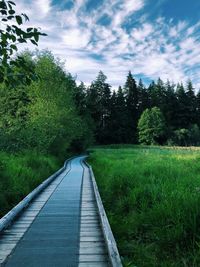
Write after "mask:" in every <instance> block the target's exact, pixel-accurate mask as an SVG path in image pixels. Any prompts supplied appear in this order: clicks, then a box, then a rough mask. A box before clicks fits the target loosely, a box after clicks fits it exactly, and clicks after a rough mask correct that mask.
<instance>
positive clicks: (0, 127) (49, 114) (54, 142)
mask: <svg viewBox="0 0 200 267" xmlns="http://www.w3.org/2000/svg"><path fill="white" fill-rule="evenodd" d="M27 57H28V56H27V54H26V58H27ZM28 60H29V62H30V64H32V65H34V67H35V73H36V75H37V76H39V77H40V79H38V80H36V81H33V82H32V83H31V85H29V86H18V87H16V88H14V89H13V90H9V88H7V87H5V86H3V85H2V86H1V87H0V96H1V97H0V115H1V117H0V136H1V144H0V147H1V149H3V150H7V151H21V150H23V149H31V148H34V149H36V150H37V151H40V152H43V153H50V154H53V155H57V156H58V157H59V158H65V155H66V154H68V152H69V151H71V150H72V146H73V144H74V149H73V150H75V147H76V148H77V150H78V151H80V150H81V149H84V148H85V147H86V146H87V145H88V143H89V142H91V139H92V129H91V127H89V119H88V118H87V116H86V115H84V114H82V115H79V110H78V106H77V105H76V104H77V103H75V99H74V91H76V88H77V86H76V83H75V81H74V79H73V78H72V77H71V75H70V74H66V73H65V72H64V71H63V66H62V64H61V63H60V62H59V60H56V59H55V58H54V57H53V55H52V54H51V53H50V52H48V51H43V52H38V53H36V55H35V57H34V60H33V59H32V58H31V55H29V57H28ZM75 144H76V145H75Z"/></svg>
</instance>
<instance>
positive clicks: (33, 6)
mask: <svg viewBox="0 0 200 267" xmlns="http://www.w3.org/2000/svg"><path fill="white" fill-rule="evenodd" d="M16 5H17V11H18V12H20V13H21V12H23V13H26V14H27V15H28V16H29V18H30V22H28V23H27V27H28V26H29V25H31V26H35V27H40V28H41V31H42V32H45V33H47V34H48V36H47V37H42V38H41V40H40V42H39V47H38V48H39V49H49V50H50V51H52V52H53V54H54V55H55V56H56V57H59V58H61V59H62V60H63V61H64V62H65V68H66V71H69V72H70V73H71V74H72V75H73V76H74V77H76V80H77V81H78V82H80V81H83V82H84V83H86V84H87V85H88V84H90V83H91V81H93V80H95V78H96V76H97V74H98V72H99V71H100V70H102V71H103V72H104V73H105V75H106V76H107V77H108V80H107V81H108V82H109V83H110V84H111V85H112V86H113V88H117V87H118V86H119V85H123V84H124V83H125V80H126V76H127V73H128V71H131V72H132V74H133V75H134V77H135V78H136V80H138V79H139V78H142V79H143V81H144V83H145V84H148V83H149V82H151V81H152V80H157V79H158V78H159V77H160V78H161V79H163V80H164V81H167V79H169V80H170V81H173V82H175V83H177V82H181V81H182V82H183V83H185V82H186V81H187V80H188V79H191V80H192V82H193V83H194V85H195V87H196V89H200V1H199V0H191V1H189V0H17V1H16ZM23 48H24V47H23ZM29 48H30V49H34V46H29Z"/></svg>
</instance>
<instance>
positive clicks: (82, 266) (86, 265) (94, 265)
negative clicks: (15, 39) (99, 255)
mask: <svg viewBox="0 0 200 267" xmlns="http://www.w3.org/2000/svg"><path fill="white" fill-rule="evenodd" d="M108 266H109V265H108V262H107V261H105V262H96V261H93V262H80V263H79V267H108Z"/></svg>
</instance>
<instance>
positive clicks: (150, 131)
mask: <svg viewBox="0 0 200 267" xmlns="http://www.w3.org/2000/svg"><path fill="white" fill-rule="evenodd" d="M138 132H139V142H140V143H142V144H146V145H154V144H158V143H160V142H161V141H162V138H163V136H164V132H165V120H164V116H163V114H162V112H161V111H160V109H159V108H157V107H154V108H152V109H146V110H145V111H144V112H143V113H142V115H141V117H140V119H139V122H138Z"/></svg>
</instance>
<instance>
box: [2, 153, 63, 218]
mask: <svg viewBox="0 0 200 267" xmlns="http://www.w3.org/2000/svg"><path fill="white" fill-rule="evenodd" d="M58 168H59V163H58V161H57V160H56V159H55V158H54V157H52V156H45V155H42V154H38V153H36V152H31V151H26V152H23V154H22V153H21V154H8V153H4V152H0V217H2V216H3V215H4V214H5V213H6V212H8V211H9V210H10V209H11V208H12V207H13V206H15V205H16V204H17V203H18V202H19V201H20V200H22V199H23V198H24V197H25V196H26V195H27V194H28V193H29V192H30V191H32V190H33V189H34V188H35V187H36V186H38V185H39V184H40V183H41V182H42V181H43V180H44V179H46V178H48V176H49V175H51V174H52V173H53V172H55V171H56V170H57V169H58Z"/></svg>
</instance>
